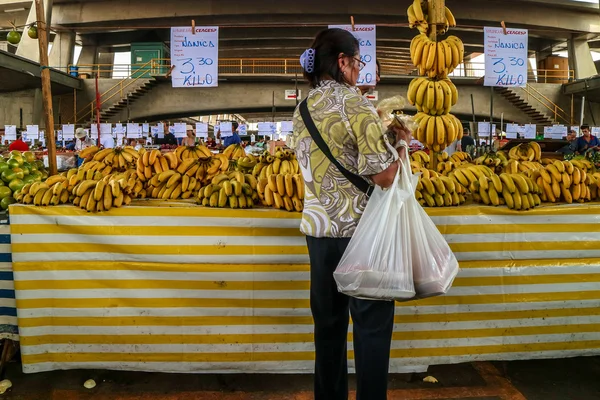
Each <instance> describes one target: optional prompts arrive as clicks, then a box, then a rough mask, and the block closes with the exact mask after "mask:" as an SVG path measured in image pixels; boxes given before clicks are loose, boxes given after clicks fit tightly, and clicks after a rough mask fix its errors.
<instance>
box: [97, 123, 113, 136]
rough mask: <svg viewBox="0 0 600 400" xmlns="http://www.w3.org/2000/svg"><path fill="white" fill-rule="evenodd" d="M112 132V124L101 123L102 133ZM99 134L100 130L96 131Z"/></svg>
mask: <svg viewBox="0 0 600 400" xmlns="http://www.w3.org/2000/svg"><path fill="white" fill-rule="evenodd" d="M107 133H109V134H110V133H112V124H100V134H102V135H104V134H107ZM96 134H98V132H96Z"/></svg>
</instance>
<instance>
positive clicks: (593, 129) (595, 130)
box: [591, 126, 600, 136]
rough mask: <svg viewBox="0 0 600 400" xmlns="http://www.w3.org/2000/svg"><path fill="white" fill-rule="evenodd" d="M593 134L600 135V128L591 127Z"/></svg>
mask: <svg viewBox="0 0 600 400" xmlns="http://www.w3.org/2000/svg"><path fill="white" fill-rule="evenodd" d="M591 133H592V135H594V136H598V135H600V126H592V127H591Z"/></svg>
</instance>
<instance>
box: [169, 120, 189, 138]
mask: <svg viewBox="0 0 600 400" xmlns="http://www.w3.org/2000/svg"><path fill="white" fill-rule="evenodd" d="M186 131H187V124H186V123H184V122H176V123H174V124H173V126H171V127H169V132H172V133H173V135H175V137H176V138H184V137H185V136H186Z"/></svg>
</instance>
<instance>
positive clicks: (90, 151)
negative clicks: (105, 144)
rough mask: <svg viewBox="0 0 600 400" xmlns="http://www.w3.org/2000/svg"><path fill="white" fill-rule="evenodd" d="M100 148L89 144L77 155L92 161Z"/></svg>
mask: <svg viewBox="0 0 600 400" xmlns="http://www.w3.org/2000/svg"><path fill="white" fill-rule="evenodd" d="M99 150H100V148H99V147H98V146H90V147H86V148H85V149H83V150H81V151H80V152H79V157H80V158H83V159H84V160H85V161H92V159H93V158H94V156H95V155H96V153H97V152H98V151H99Z"/></svg>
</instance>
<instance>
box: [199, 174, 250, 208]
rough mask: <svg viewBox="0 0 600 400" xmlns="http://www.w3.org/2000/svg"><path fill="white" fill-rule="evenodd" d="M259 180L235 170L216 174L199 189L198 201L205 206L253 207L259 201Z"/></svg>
mask: <svg viewBox="0 0 600 400" xmlns="http://www.w3.org/2000/svg"><path fill="white" fill-rule="evenodd" d="M257 186H258V181H257V179H256V177H254V176H252V175H250V174H243V173H241V172H240V171H233V172H230V173H229V174H219V175H217V176H215V177H214V178H213V179H212V181H211V183H210V184H208V185H206V186H203V187H201V188H200V190H199V191H198V196H197V202H198V204H202V205H203V206H205V207H219V208H224V207H229V208H252V207H254V204H255V203H257V202H258V200H259V198H258V194H257V192H256V189H257Z"/></svg>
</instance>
